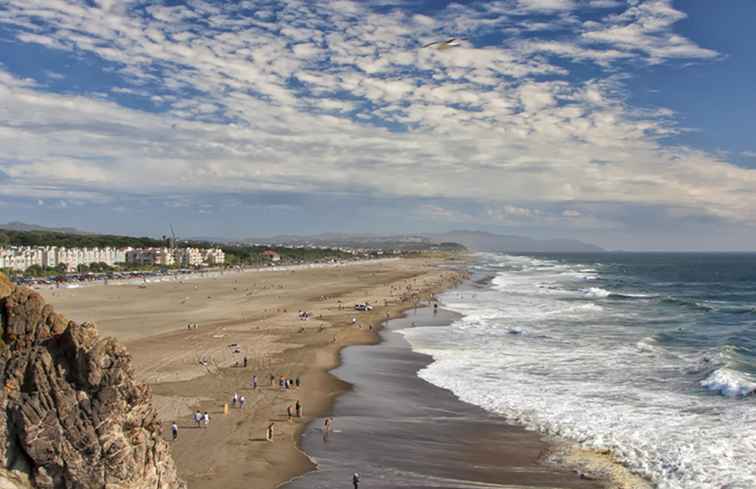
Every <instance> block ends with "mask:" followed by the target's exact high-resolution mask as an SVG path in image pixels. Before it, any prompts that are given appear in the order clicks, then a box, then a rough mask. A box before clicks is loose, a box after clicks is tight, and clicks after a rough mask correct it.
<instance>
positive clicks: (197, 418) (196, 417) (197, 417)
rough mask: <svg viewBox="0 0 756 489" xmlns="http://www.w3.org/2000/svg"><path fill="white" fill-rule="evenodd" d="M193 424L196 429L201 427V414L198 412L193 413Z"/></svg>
mask: <svg viewBox="0 0 756 489" xmlns="http://www.w3.org/2000/svg"><path fill="white" fill-rule="evenodd" d="M194 424H196V425H197V428H200V427H201V426H202V413H201V412H199V410H197V411H195V412H194Z"/></svg>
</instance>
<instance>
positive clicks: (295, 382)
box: [294, 377, 302, 387]
mask: <svg viewBox="0 0 756 489" xmlns="http://www.w3.org/2000/svg"><path fill="white" fill-rule="evenodd" d="M294 385H296V386H297V387H299V386H300V385H302V384H301V383H300V382H299V377H297V379H296V380H295V381H294Z"/></svg>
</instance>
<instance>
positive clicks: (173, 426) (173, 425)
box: [171, 421, 178, 441]
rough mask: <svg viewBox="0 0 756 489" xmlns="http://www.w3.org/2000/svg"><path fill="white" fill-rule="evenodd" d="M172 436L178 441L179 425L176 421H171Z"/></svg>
mask: <svg viewBox="0 0 756 489" xmlns="http://www.w3.org/2000/svg"><path fill="white" fill-rule="evenodd" d="M171 436H172V437H173V441H176V438H178V425H177V424H176V422H175V421H174V422H173V423H171Z"/></svg>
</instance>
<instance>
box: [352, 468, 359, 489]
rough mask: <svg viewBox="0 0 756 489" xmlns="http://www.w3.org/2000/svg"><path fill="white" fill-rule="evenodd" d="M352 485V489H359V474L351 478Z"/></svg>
mask: <svg viewBox="0 0 756 489" xmlns="http://www.w3.org/2000/svg"><path fill="white" fill-rule="evenodd" d="M352 485H353V486H354V489H360V474H358V473H357V472H355V473H354V475H353V476H352Z"/></svg>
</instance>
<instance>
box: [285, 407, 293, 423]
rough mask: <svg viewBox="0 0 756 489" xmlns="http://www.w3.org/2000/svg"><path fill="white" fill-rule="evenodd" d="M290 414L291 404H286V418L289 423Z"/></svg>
mask: <svg viewBox="0 0 756 489" xmlns="http://www.w3.org/2000/svg"><path fill="white" fill-rule="evenodd" d="M291 416H292V413H291V405H289V406H286V417H287V418H288V421H289V423H291Z"/></svg>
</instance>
